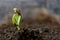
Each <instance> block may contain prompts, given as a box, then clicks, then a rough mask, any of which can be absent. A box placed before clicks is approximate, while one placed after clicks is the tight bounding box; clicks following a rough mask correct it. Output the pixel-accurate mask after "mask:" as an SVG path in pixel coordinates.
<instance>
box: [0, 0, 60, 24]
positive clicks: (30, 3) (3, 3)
mask: <svg viewBox="0 0 60 40" xmlns="http://www.w3.org/2000/svg"><path fill="white" fill-rule="evenodd" d="M14 7H17V8H19V9H21V14H22V16H23V18H26V17H27V18H31V17H33V15H34V14H33V13H34V12H35V11H33V10H34V9H35V10H37V8H38V9H39V8H41V7H43V8H46V9H48V10H49V11H51V12H54V13H56V14H60V0H0V24H2V23H3V22H5V21H6V20H7V18H8V16H9V17H11V16H12V14H13V10H12V9H13V8H14Z"/></svg>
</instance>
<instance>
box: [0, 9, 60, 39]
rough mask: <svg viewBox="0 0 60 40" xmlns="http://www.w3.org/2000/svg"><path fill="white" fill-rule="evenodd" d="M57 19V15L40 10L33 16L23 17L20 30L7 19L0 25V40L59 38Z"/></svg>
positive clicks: (58, 22) (59, 26) (59, 28)
mask: <svg viewBox="0 0 60 40" xmlns="http://www.w3.org/2000/svg"><path fill="white" fill-rule="evenodd" d="M59 20H60V19H59V16H57V15H55V14H49V13H48V12H47V11H46V10H40V11H38V14H37V16H36V17H35V18H33V17H32V19H24V21H23V23H22V24H21V26H20V27H21V30H20V31H17V30H16V27H15V26H14V25H12V24H11V21H10V20H8V22H6V23H5V24H2V25H1V26H0V40H60V31H59V30H60V21H59ZM9 22H10V23H9Z"/></svg>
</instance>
